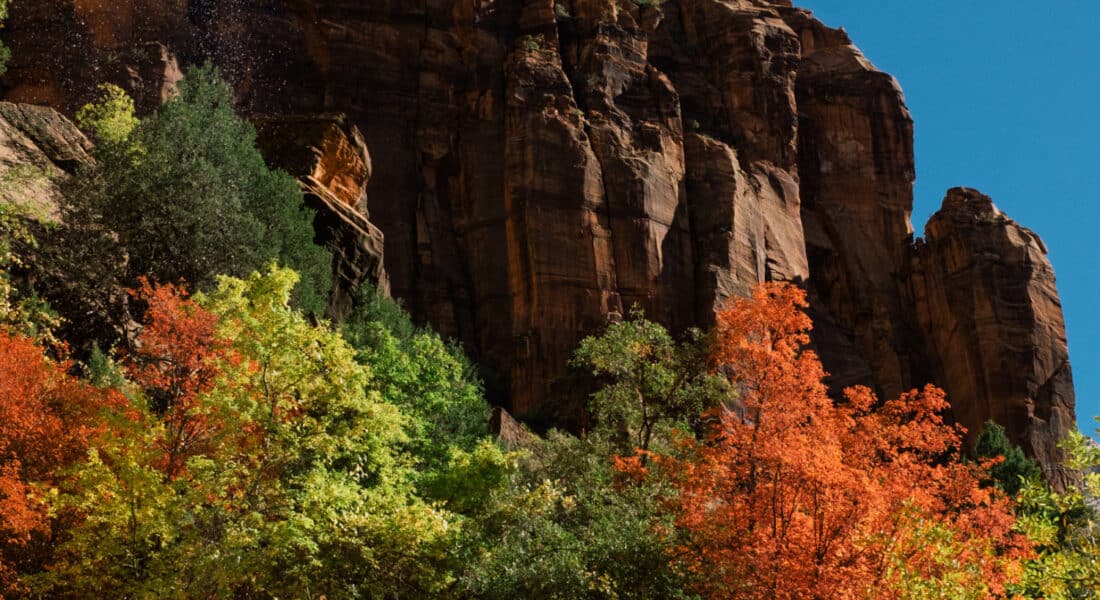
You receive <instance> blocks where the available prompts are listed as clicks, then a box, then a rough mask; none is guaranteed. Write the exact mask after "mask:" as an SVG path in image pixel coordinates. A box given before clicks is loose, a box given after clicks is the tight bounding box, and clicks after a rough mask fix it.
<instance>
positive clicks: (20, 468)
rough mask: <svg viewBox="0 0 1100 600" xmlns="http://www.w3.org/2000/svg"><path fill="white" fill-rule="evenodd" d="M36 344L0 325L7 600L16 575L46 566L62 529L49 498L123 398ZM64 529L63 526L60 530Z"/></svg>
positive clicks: (1, 555) (2, 555) (1, 564)
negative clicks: (105, 416)
mask: <svg viewBox="0 0 1100 600" xmlns="http://www.w3.org/2000/svg"><path fill="white" fill-rule="evenodd" d="M71 366H72V365H71V364H70V363H68V362H66V361H61V362H55V361H52V360H50V359H48V358H46V357H45V356H44V355H43V349H42V348H41V347H40V346H39V345H38V344H37V343H36V342H35V341H34V340H32V339H30V338H28V337H25V336H20V335H17V334H13V333H11V332H10V331H8V330H6V329H4V328H2V327H0V596H3V597H9V596H14V595H16V594H17V593H19V592H20V591H21V587H22V586H21V585H20V584H19V582H18V581H17V579H16V571H17V570H26V569H35V568H41V566H42V563H43V561H44V557H46V556H48V551H49V546H50V542H51V538H50V535H51V531H54V530H55V525H59V524H58V523H54V522H53V521H52V519H51V518H50V515H49V513H48V511H47V510H46V506H45V504H44V500H45V499H46V498H48V496H49V494H50V493H51V491H50V490H51V489H52V488H53V486H56V485H59V484H60V483H61V479H62V478H63V476H64V475H63V474H64V469H65V468H66V467H67V466H69V465H71V464H73V463H74V462H76V461H78V460H80V459H81V458H82V457H83V456H84V453H85V451H86V449H87V448H88V446H89V444H90V442H91V441H92V440H93V439H94V438H95V437H96V436H97V435H98V434H99V433H101V432H102V431H103V430H104V429H105V428H106V422H105V421H104V420H103V419H102V418H101V412H102V411H104V410H106V409H108V408H117V407H119V406H121V405H123V404H124V401H123V400H122V398H121V396H119V395H118V394H117V393H114V392H111V391H108V390H99V389H96V388H94V387H92V386H90V385H87V384H85V383H83V382H81V381H78V380H76V379H75V378H73V377H71V376H70V375H68V373H67V371H68V370H69V369H70V368H71ZM60 525H63V524H60Z"/></svg>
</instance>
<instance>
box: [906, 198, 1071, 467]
mask: <svg viewBox="0 0 1100 600" xmlns="http://www.w3.org/2000/svg"><path fill="white" fill-rule="evenodd" d="M924 231H925V235H924V239H923V241H919V242H918V243H917V245H916V247H915V249H914V251H913V254H912V271H911V273H910V276H909V277H908V283H909V285H910V286H911V294H912V299H913V302H914V305H915V309H916V315H917V320H918V324H919V326H920V330H921V333H922V334H923V336H924V339H925V340H927V344H928V346H927V349H928V359H929V360H930V362H931V367H932V380H933V381H936V382H938V383H940V384H941V385H942V386H943V387H944V388H945V389H947V390H950V391H951V393H952V394H953V397H954V398H960V399H965V400H966V401H965V402H958V401H956V402H955V404H954V411H955V416H956V417H957V418H958V419H959V420H960V421H961V422H963V423H964V424H966V425H967V426H969V427H971V428H973V427H975V426H978V425H980V424H981V423H982V422H984V421H985V420H986V419H993V420H994V421H997V422H998V423H1003V424H1004V425H1005V427H1006V428H1007V429H1008V433H1009V434H1010V436H1011V437H1012V438H1013V439H1015V440H1017V441H1018V442H1020V443H1021V444H1022V445H1023V446H1024V449H1025V450H1027V451H1028V453H1029V454H1030V455H1032V456H1034V457H1036V458H1037V459H1038V461H1039V463H1040V464H1042V465H1043V466H1044V468H1046V469H1047V471H1048V472H1047V477H1048V478H1049V479H1051V480H1054V481H1061V482H1062V483H1064V482H1065V474H1064V473H1062V472H1061V471H1060V470H1055V469H1054V465H1057V464H1058V460H1057V459H1058V457H1059V456H1060V452H1059V450H1058V448H1057V445H1056V442H1057V440H1058V439H1060V437H1062V436H1063V435H1065V433H1066V432H1067V431H1069V430H1070V429H1073V428H1074V427H1075V421H1076V418H1075V416H1074V397H1073V376H1072V374H1071V372H1070V365H1069V353H1068V350H1067V346H1066V330H1065V322H1064V320H1063V318H1062V305H1061V302H1060V300H1059V299H1058V291H1057V289H1056V288H1055V285H1054V270H1053V269H1052V268H1051V266H1050V261H1049V260H1047V256H1046V255H1047V249H1046V246H1044V245H1043V242H1042V241H1041V240H1040V239H1039V237H1038V236H1037V235H1035V233H1034V232H1032V231H1031V230H1029V229H1027V228H1025V227H1021V226H1020V225H1018V224H1017V223H1016V222H1015V221H1013V220H1012V219H1009V218H1008V217H1007V216H1005V214H1004V213H1002V212H1001V211H1000V210H998V209H997V207H996V206H994V205H993V201H992V200H990V198H989V197H988V196H985V195H982V194H981V193H980V192H978V191H976V190H972V189H967V188H954V189H952V190H950V191H948V192H947V197H946V198H944V200H943V207H942V208H941V209H940V210H939V212H937V213H936V214H935V215H933V216H932V218H931V219H930V220H929V221H928V225H926V226H925V230H924Z"/></svg>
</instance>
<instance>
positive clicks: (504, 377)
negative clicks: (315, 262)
mask: <svg viewBox="0 0 1100 600" xmlns="http://www.w3.org/2000/svg"><path fill="white" fill-rule="evenodd" d="M6 37H7V39H9V40H10V44H9V45H10V46H12V48H13V51H14V55H15V58H14V61H13V64H12V68H11V72H10V74H9V76H8V77H6V78H5V80H4V86H5V87H4V90H5V93H6V95H7V97H9V98H12V99H19V100H24V101H34V102H44V103H50V104H52V105H54V106H58V107H60V108H62V109H65V110H69V111H71V110H73V109H74V108H75V107H77V106H79V105H80V104H81V103H82V102H84V101H86V100H87V98H88V97H89V95H90V93H91V91H92V90H93V89H94V84H95V83H98V82H99V81H100V80H102V79H113V80H114V81H115V82H116V83H120V84H122V85H126V86H128V87H129V88H130V89H133V90H135V92H136V93H138V94H139V96H140V97H141V98H142V102H143V105H144V106H149V105H151V103H153V102H155V101H156V100H157V99H159V98H160V97H161V95H163V94H164V93H167V92H166V90H170V88H171V85H172V84H173V82H174V81H175V79H176V78H177V77H178V75H177V72H178V69H177V68H176V67H175V65H176V64H186V63H190V62H195V61H198V60H201V59H203V58H206V57H209V58H211V59H213V60H214V61H215V62H216V63H217V64H219V66H221V67H222V69H223V71H224V72H225V73H226V74H227V76H228V77H230V78H231V80H232V81H233V83H234V84H235V85H236V86H237V89H238V90H239V92H240V95H241V100H242V107H243V108H244V109H245V110H248V111H251V112H253V113H256V114H321V113H328V112H340V113H345V114H346V115H347V118H348V123H349V124H350V125H353V126H357V127H358V128H359V129H360V130H361V131H362V132H363V138H364V141H365V145H366V147H368V148H369V149H370V151H371V154H372V158H373V163H374V164H373V166H374V169H373V176H372V178H371V179H370V184H369V192H370V203H369V204H370V206H369V214H370V222H371V223H373V225H374V226H376V227H377V228H378V229H379V230H380V231H381V232H384V234H385V271H386V273H387V274H388V276H389V279H390V283H391V287H392V291H393V293H394V295H396V296H398V297H400V298H402V299H404V300H405V302H406V304H407V306H409V307H410V308H411V309H412V310H413V312H414V313H415V314H416V316H418V318H421V319H423V320H425V321H427V322H430V323H431V324H433V325H434V326H435V327H436V328H437V329H439V330H440V331H441V332H442V333H444V334H446V335H451V336H455V337H457V338H458V339H459V340H461V341H462V342H463V343H464V344H465V345H466V347H467V349H468V350H469V351H470V352H471V353H472V354H473V355H474V357H475V358H476V359H477V360H479V361H480V362H481V364H483V365H485V366H486V368H487V369H488V373H489V377H490V381H489V384H490V387H491V389H492V390H493V391H495V392H496V393H497V397H496V399H498V400H499V401H501V402H505V403H507V404H508V406H509V407H510V408H511V409H512V410H513V411H514V413H515V414H516V415H517V416H519V417H521V418H524V419H527V420H533V421H537V422H539V421H541V422H544V423H549V422H554V423H558V424H566V425H569V426H574V427H578V426H583V410H582V406H583V404H584V401H585V400H584V393H585V386H584V382H583V381H581V380H579V379H577V378H576V377H575V376H574V375H573V374H572V373H571V372H570V370H569V369H568V367H567V359H568V355H569V352H570V351H571V350H572V349H573V348H574V347H575V345H576V343H577V342H578V341H579V339H580V338H581V337H583V336H584V335H586V334H589V333H592V332H594V331H597V330H598V329H599V328H600V327H601V326H602V325H603V324H604V323H605V322H606V320H607V319H608V318H614V316H615V315H616V314H621V313H622V312H623V311H625V310H628V309H629V308H630V306H632V305H634V304H637V305H639V306H640V307H642V308H643V309H645V310H646V311H647V314H648V315H650V316H651V317H655V318H657V319H659V320H661V321H662V322H665V323H666V324H668V325H670V326H671V327H672V328H673V329H682V328H684V327H686V326H689V325H693V324H703V325H706V324H708V323H709V322H711V320H712V319H713V313H714V309H715V307H716V306H717V305H719V304H720V303H721V302H722V301H723V300H725V299H726V298H728V297H730V296H734V295H743V294H745V293H746V292H747V290H748V289H749V288H751V286H752V285H753V284H755V283H756V282H759V281H763V280H796V281H802V282H804V283H805V285H806V286H807V287H808V289H809V290H810V292H811V297H812V299H813V306H812V312H813V316H814V317H815V321H816V323H817V331H816V333H815V344H816V345H817V347H818V349H819V350H820V352H821V354H822V355H823V358H824V360H825V362H826V366H827V368H828V369H829V370H831V371H832V372H833V373H834V383H835V384H837V385H849V384H853V383H870V384H873V385H875V386H876V387H877V388H878V389H879V390H880V391H882V392H883V393H886V394H891V395H893V394H896V393H897V392H899V391H901V390H903V389H906V388H909V387H913V386H916V385H920V384H922V383H925V382H927V381H933V382H936V383H939V384H940V385H943V386H944V387H945V388H946V389H947V391H948V393H949V394H950V395H951V399H952V401H953V402H954V404H955V406H956V414H957V416H958V417H959V419H960V420H961V421H962V422H963V423H964V424H965V425H967V426H968V427H970V428H972V429H974V428H976V427H979V426H980V424H981V423H982V421H984V420H985V419H986V418H989V417H997V418H1003V419H1005V420H1006V421H1007V422H1005V423H1004V425H1006V426H1007V427H1008V429H1009V431H1010V432H1011V433H1012V435H1013V436H1014V437H1015V438H1016V439H1017V440H1018V441H1023V442H1025V443H1026V444H1027V445H1028V447H1029V449H1030V450H1031V451H1032V452H1033V453H1034V454H1036V455H1038V456H1040V457H1041V458H1044V459H1049V457H1050V456H1051V453H1052V452H1053V450H1052V448H1053V443H1054V440H1055V439H1056V438H1057V437H1059V436H1061V435H1062V434H1063V433H1064V432H1065V430H1066V429H1067V427H1069V425H1070V423H1071V422H1072V410H1073V391H1072V385H1071V382H1070V375H1069V370H1068V362H1066V352H1065V343H1064V331H1063V327H1062V320H1061V313H1060V309H1059V307H1058V305H1057V297H1056V295H1055V294H1054V291H1053V278H1052V275H1050V269H1049V263H1047V262H1046V261H1045V257H1043V253H1042V252H1041V251H1039V250H1037V249H1036V248H1038V246H1035V245H1034V244H1032V242H1030V241H1026V240H1030V239H1031V237H1029V236H1026V235H1024V233H1022V232H1023V231H1024V230H1022V229H1019V228H1018V227H1017V226H1015V225H1014V224H1010V222H1008V221H1003V222H1001V221H998V222H995V223H990V224H984V223H983V224H982V225H981V226H980V227H978V226H971V225H968V226H961V225H958V224H957V221H958V219H957V218H956V216H957V213H958V210H955V209H951V208H950V207H946V208H945V213H944V214H942V215H940V216H938V217H937V218H935V219H933V222H932V224H930V227H929V233H928V240H927V242H926V243H924V244H923V245H918V246H916V247H914V244H913V239H912V227H911V225H910V222H909V214H910V210H911V206H912V183H913V177H914V167H913V165H914V162H913V144H912V136H913V123H912V119H911V118H910V116H909V113H908V110H907V109H906V107H905V103H904V100H903V98H902V94H901V90H900V88H899V86H898V85H897V82H896V81H894V79H893V78H892V77H890V76H889V75H887V74H885V73H882V72H880V71H878V70H877V69H875V68H874V66H872V65H871V64H870V63H869V62H868V61H867V60H866V58H864V57H863V55H862V54H861V53H860V52H859V50H858V49H856V48H855V47H854V46H853V45H852V44H851V41H850V40H849V39H848V37H847V35H846V34H844V33H843V31H839V30H833V29H830V28H828V27H825V26H824V25H822V24H821V23H819V22H817V21H816V20H814V19H813V17H812V15H810V14H809V13H808V12H806V11H803V10H800V9H797V8H794V7H792V6H791V5H790V3H788V2H783V1H775V2H767V1H765V0H668V1H667V2H664V3H663V4H661V6H659V7H650V6H640V5H639V4H637V3H635V2H632V1H628V0H616V1H609V0H523V1H520V0H516V1H503V0H458V1H446V2H444V1H442V0H419V1H415V2H405V1H401V2H398V1H394V0H360V1H357V2H349V1H340V0H301V1H295V2H289V1H283V0H278V1H275V2H259V1H258V0H234V1H233V2H211V1H209V0H190V1H185V0H125V1H122V2H118V1H115V2H111V3H106V2H94V1H90V0H79V1H77V0H63V1H57V0H51V1H46V0H25V1H23V2H21V3H17V4H16V5H15V6H14V7H13V15H12V18H11V21H10V23H9V27H8V31H7V32H6ZM135 49H155V50H156V52H143V53H140V56H138V57H137V58H135V57H134V52H135ZM317 143H318V142H316V141H309V140H302V139H300V138H299V136H298V135H297V134H293V133H279V134H276V135H275V136H274V141H273V145H271V146H270V147H275V146H278V145H280V144H281V145H283V146H286V147H290V148H293V147H295V146H297V147H301V146H302V145H303V144H304V145H306V146H310V147H315V148H316V147H318V146H317ZM322 154H323V153H322ZM320 162H321V163H323V162H324V161H323V160H321V161H320ZM319 164H320V163H317V162H313V163H308V165H307V167H306V168H305V169H298V170H296V171H295V173H296V174H297V175H299V176H300V177H303V181H304V182H306V183H305V186H306V188H307V192H308V193H312V194H314V195H317V196H319V197H320V196H325V193H327V192H325V193H321V194H318V193H317V192H316V190H317V189H320V188H319V187H317V186H318V185H320V187H326V186H327V184H324V183H322V182H323V177H318V176H316V175H314V174H313V172H314V171H315V170H316V169H317V168H322V170H323V167H318V165H319ZM311 177H312V178H313V180H315V182H316V183H313V184H311V183H310V178H311ZM311 185H313V187H312V188H311ZM311 190H312V191H311ZM329 191H331V190H329ZM952 206H954V204H952ZM948 223H953V224H955V225H951V226H949V225H947V224H948ZM359 225H362V224H361V223H360V224H359ZM365 229H366V230H369V231H373V230H371V229H369V228H365ZM372 235H373V234H372ZM368 237H371V236H368ZM371 239H375V240H376V239H377V238H375V237H372V238H371ZM342 243H343V242H340V244H342ZM355 243H356V242H352V246H354V245H355ZM1036 243H1037V242H1036ZM990 248H992V250H991V249H990ZM353 254H354V252H353ZM990 254H997V255H998V256H1000V257H1001V258H999V259H997V260H996V261H992V259H986V258H984V257H986V256H987V255H990ZM371 256H376V255H375V254H372V255H371ZM356 260H357V259H356ZM998 261H999V262H998ZM353 262H354V261H353ZM990 269H992V270H993V271H995V272H996V275H994V276H988V277H984V274H985V273H986V272H987V271H989V270H990ZM367 270H368V271H370V273H371V275H368V276H370V277H374V276H381V272H380V271H379V270H378V269H376V268H374V267H370V268H369V269H367ZM979 274H982V275H983V277H984V278H983V277H979V276H978V275H979ZM358 276H359V275H354V276H352V277H351V278H354V277H358ZM964 278H969V280H973V281H974V282H980V285H979V284H978V283H975V284H974V285H973V286H972V287H971V288H966V287H965V281H968V280H967V279H964ZM958 294H968V295H969V296H968V297H969V298H970V299H971V302H970V303H969V304H967V303H962V302H960V301H958V300H957V298H956V296H957V295H958ZM994 305H995V306H997V307H998V308H997V310H996V311H992V310H991V309H989V308H988V307H989V306H994ZM978 321H980V322H981V323H982V325H981V328H980V329H977V330H973V331H971V332H969V334H968V335H960V334H957V333H951V332H952V331H954V330H955V328H956V327H967V326H968V325H959V324H968V323H971V322H978ZM971 334H972V335H971ZM995 340H996V341H995ZM964 356H965V357H968V358H966V359H965V360H964V359H963V358H962V357H964ZM962 364H966V365H969V366H968V367H967V368H962V367H961V365H962Z"/></svg>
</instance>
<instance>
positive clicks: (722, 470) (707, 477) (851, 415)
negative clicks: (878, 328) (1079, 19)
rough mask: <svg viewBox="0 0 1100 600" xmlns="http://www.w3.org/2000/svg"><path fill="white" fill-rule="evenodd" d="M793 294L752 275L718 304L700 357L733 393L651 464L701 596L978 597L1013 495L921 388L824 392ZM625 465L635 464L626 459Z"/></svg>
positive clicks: (1001, 549) (994, 577)
mask: <svg viewBox="0 0 1100 600" xmlns="http://www.w3.org/2000/svg"><path fill="white" fill-rule="evenodd" d="M805 306H806V302H805V296H804V293H803V292H802V291H801V290H800V289H798V288H796V287H794V286H791V285H784V284H765V285H762V286H760V287H759V288H758V289H757V290H756V291H755V293H754V296H753V298H752V299H748V300H737V301H734V302H732V303H730V304H729V305H728V306H727V307H726V308H725V309H724V310H722V311H721V313H720V314H719V315H718V325H717V328H716V331H715V344H714V350H713V360H714V363H715V366H716V368H717V369H718V370H719V371H721V372H724V373H727V374H728V375H729V378H730V381H731V383H732V384H733V386H734V388H735V389H737V390H738V391H739V401H738V403H737V406H736V407H734V406H726V407H723V408H721V409H718V410H716V411H714V413H713V414H712V417H713V421H714V425H713V428H712V430H711V431H710V432H709V434H708V436H707V438H706V439H705V440H704V441H703V442H696V441H694V440H688V441H685V442H684V447H683V448H682V450H683V453H682V454H679V455H678V456H677V457H673V456H657V457H655V458H656V460H655V461H654V464H655V465H656V467H655V468H657V469H660V470H661V471H662V472H664V473H665V474H666V475H667V476H668V477H669V478H670V479H671V480H672V482H673V484H674V486H675V488H676V489H677V491H678V494H676V495H675V497H674V498H673V499H671V500H670V503H671V505H672V508H673V510H674V511H675V513H676V515H677V518H678V525H679V528H680V530H681V532H682V534H683V535H684V536H685V542H684V543H683V545H682V547H681V552H682V554H681V555H680V560H682V561H683V565H684V567H685V568H687V569H689V570H690V571H692V572H693V573H695V574H696V575H698V576H699V577H698V581H700V582H702V583H701V584H700V589H699V590H698V591H699V592H701V593H703V595H705V596H707V597H710V598H829V599H837V598H867V597H874V598H891V597H906V598H912V597H967V598H968V597H979V598H980V597H986V596H989V595H995V594H1000V593H1002V592H1003V589H1004V584H1005V583H1006V582H1007V581H1009V580H1010V579H1012V578H1013V577H1015V576H1016V575H1018V570H1019V569H1018V560H1017V558H1018V557H1019V556H1020V555H1021V554H1022V553H1024V552H1026V551H1027V546H1026V540H1025V539H1022V538H1021V537H1019V536H1017V535H1016V534H1014V533H1013V532H1012V525H1013V522H1014V521H1013V517H1012V514H1011V510H1010V509H1011V507H1010V506H1009V504H1008V501H1007V500H1006V499H1004V498H999V497H996V496H995V495H994V491H993V490H991V489H982V488H980V487H979V480H980V466H978V465H974V464H967V463H964V462H962V461H961V457H960V455H959V451H960V446H961V442H962V434H963V433H964V432H963V430H962V429H961V428H960V427H958V426H951V425H947V424H945V423H944V421H943V420H942V418H941V416H940V415H941V413H943V412H944V411H946V410H947V409H948V404H947V402H946V400H945V398H944V394H943V392H942V391H940V390H939V389H936V388H934V387H931V386H929V387H926V388H925V389H923V390H921V391H913V392H910V393H907V394H904V395H902V396H901V397H900V398H898V399H896V400H890V401H888V402H884V403H881V402H879V401H878V399H877V398H875V396H874V394H873V393H872V392H871V391H870V390H868V389H866V388H853V389H849V390H847V391H846V399H847V400H846V402H842V403H840V404H839V405H837V404H836V403H834V402H833V400H832V399H831V398H830V397H829V396H828V395H827V390H826V387H825V385H824V384H823V378H824V377H825V375H826V374H825V372H824V371H823V369H822V366H821V363H820V361H819V360H818V358H817V356H816V355H815V354H814V353H813V352H812V351H809V350H807V349H805V347H806V345H807V344H808V343H809V337H808V333H807V332H808V331H809V329H810V327H811V323H810V320H809V318H808V317H807V316H806V315H805V314H804V313H803V312H802V310H801V309H802V308H804V307H805ZM633 468H635V469H643V468H644V467H643V466H642V465H641V463H640V462H639V461H634V463H633Z"/></svg>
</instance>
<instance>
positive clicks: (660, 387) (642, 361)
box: [573, 311, 730, 460]
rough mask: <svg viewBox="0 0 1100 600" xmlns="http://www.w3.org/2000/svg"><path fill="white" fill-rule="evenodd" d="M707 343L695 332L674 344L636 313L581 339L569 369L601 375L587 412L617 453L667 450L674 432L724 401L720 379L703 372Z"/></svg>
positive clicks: (727, 392)
mask: <svg viewBox="0 0 1100 600" xmlns="http://www.w3.org/2000/svg"><path fill="white" fill-rule="evenodd" d="M706 352H707V347H706V341H705V339H704V338H703V336H702V334H701V333H699V332H698V331H692V332H690V333H689V341H688V342H686V343H684V344H677V343H675V342H674V341H673V339H672V336H670V335H669V333H668V331H666V330H665V328H664V327H662V326H661V325H659V324H657V323H653V322H651V321H647V320H646V319H645V316H644V315H643V314H642V313H641V312H640V311H634V312H632V313H631V315H630V318H629V319H627V320H625V321H622V322H619V323H613V324H611V325H610V326H608V328H607V330H606V331H605V332H604V333H603V334H602V335H600V336H591V337H587V338H585V339H584V340H582V341H581V344H580V347H579V348H577V351H576V353H575V354H574V357H573V364H574V366H577V367H581V368H586V369H589V370H590V371H591V373H592V374H593V375H595V376H599V377H605V378H606V379H607V382H606V385H603V386H601V387H600V389H599V390H598V391H597V392H596V393H594V394H593V395H592V400H591V402H590V405H589V410H590V412H591V413H592V414H593V415H599V419H598V426H599V427H600V428H602V429H604V431H605V432H607V433H608V434H609V436H610V437H611V438H613V439H614V440H615V442H616V444H617V446H618V449H617V450H618V452H619V453H624V454H630V453H633V452H634V450H635V449H638V450H641V451H642V452H643V460H644V453H645V452H646V451H648V450H649V449H650V446H651V445H652V444H653V443H654V442H655V441H658V442H663V443H664V444H665V446H666V447H667V445H668V442H669V441H670V439H671V436H672V433H673V431H674V430H675V429H676V428H677V427H684V428H687V425H688V424H689V423H690V422H691V421H692V420H693V419H694V418H696V417H697V416H698V415H700V414H702V413H703V412H704V411H706V410H709V409H711V408H713V407H715V406H717V405H719V404H721V403H722V402H724V401H727V400H729V395H730V390H729V386H728V385H726V381H725V379H723V378H721V377H718V376H716V375H713V374H712V373H711V372H710V370H709V369H708V368H707V362H706Z"/></svg>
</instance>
